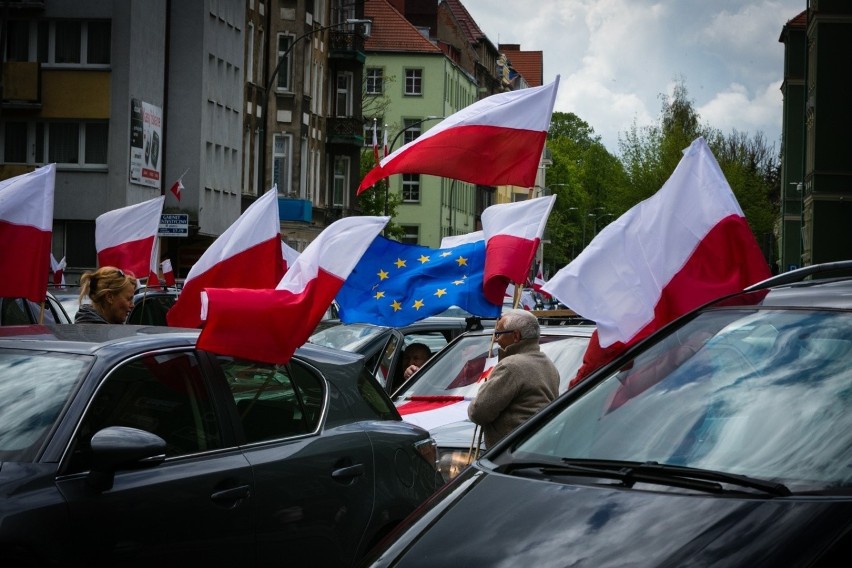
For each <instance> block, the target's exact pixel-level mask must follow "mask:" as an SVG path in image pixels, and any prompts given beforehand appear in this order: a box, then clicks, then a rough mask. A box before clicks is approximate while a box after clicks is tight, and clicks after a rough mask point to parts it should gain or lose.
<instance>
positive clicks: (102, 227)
mask: <svg viewBox="0 0 852 568" xmlns="http://www.w3.org/2000/svg"><path fill="white" fill-rule="evenodd" d="M164 199H165V197H163V196H162V195H161V196H160V197H155V198H154V199H150V200H148V201H143V202H142V203H138V204H136V205H128V206H127V207H122V208H120V209H113V210H112V211H107V212H106V213H104V214H102V215H99V216H98V217H97V218H96V219H95V248H96V249H97V251H98V266H115V267H116V268H120V269H122V270H125V271H127V272H132V273H133V275H134V276H136V277H137V278H143V277H144V276H145V275H147V274H149V272H150V270H149V269H150V267H151V258H152V256H153V255H154V254H155V250H154V244H155V242H156V240H157V231H158V230H159V228H160V216H161V215H162V214H163V200H164Z"/></svg>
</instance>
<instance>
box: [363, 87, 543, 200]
mask: <svg viewBox="0 0 852 568" xmlns="http://www.w3.org/2000/svg"><path fill="white" fill-rule="evenodd" d="M558 85H559V77H558V76H557V77H556V80H555V81H554V82H552V83H550V84H548V85H543V86H541V87H532V88H529V89H521V90H519V91H508V92H505V93H498V94H496V95H491V96H490V97H486V98H484V99H482V100H479V101H477V102H475V103H473V104H472V105H470V106H468V107H465V108H463V109H462V110H460V111H459V112H457V113H455V114H453V115H451V116H449V117H447V118H446V119H444V120H443V121H441V122H440V123H438V124H437V125H436V126H435V127H433V128H431V129H429V130H428V131H427V132H425V133H423V134H422V135H420V136H418V137H417V138H416V139H415V140H412V141H411V142H409V143H408V144H405V145H404V146H402V147H401V148H399V149H397V150H395V151H394V152H392V153H391V154H390V155H389V156H387V157H385V158H383V159H382V161H381V162H380V163H379V165H378V166H376V167H375V168H373V169H372V170H370V171H369V172H368V173H367V175H366V176H364V179H363V180H362V181H361V185H360V186H358V193H361V192H362V191H364V190H365V189H367V188H368V187H371V186H373V185H374V184H375V183H376V182H377V181H379V180H381V179H384V178H386V177H388V176H389V175H392V174H431V175H435V176H441V177H445V178H452V179H458V180H461V181H466V182H469V183H476V184H482V185H517V186H520V187H531V186H533V185H535V176H536V173H537V172H538V165H539V161H540V160H541V152H542V150H543V149H544V142H545V140H546V138H547V129H548V128H549V127H550V116H551V114H552V113H553V103H554V101H555V100H556V89H557V87H558ZM483 164H487V167H483Z"/></svg>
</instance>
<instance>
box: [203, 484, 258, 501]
mask: <svg viewBox="0 0 852 568" xmlns="http://www.w3.org/2000/svg"><path fill="white" fill-rule="evenodd" d="M249 497H251V485H240V486H239V487H232V488H230V489H223V490H222V491H216V492H214V493H213V494H212V495H211V496H210V498H211V499H212V500H214V501H239V500H240V499H248V498H249Z"/></svg>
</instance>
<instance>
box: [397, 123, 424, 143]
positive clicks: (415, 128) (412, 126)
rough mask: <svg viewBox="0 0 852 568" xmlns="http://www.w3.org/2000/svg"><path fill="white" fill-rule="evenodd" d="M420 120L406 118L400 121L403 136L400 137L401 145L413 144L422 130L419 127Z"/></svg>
mask: <svg viewBox="0 0 852 568" xmlns="http://www.w3.org/2000/svg"><path fill="white" fill-rule="evenodd" d="M422 122H423V121H422V120H421V119H419V118H406V119H403V121H402V128H403V135H402V143H403V144H408V143H409V142H413V141H414V140H415V139H416V138H417V137H418V136H420V133H421V132H422V129H421V128H420V125H421V124H422Z"/></svg>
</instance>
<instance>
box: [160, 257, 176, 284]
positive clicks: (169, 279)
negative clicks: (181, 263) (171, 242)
mask: <svg viewBox="0 0 852 568" xmlns="http://www.w3.org/2000/svg"><path fill="white" fill-rule="evenodd" d="M160 268H161V269H162V270H163V280H165V281H166V286H174V285H175V271H174V270H172V261H171V259H169V258H167V259H165V260H164V261H163V262H161V263H160Z"/></svg>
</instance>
